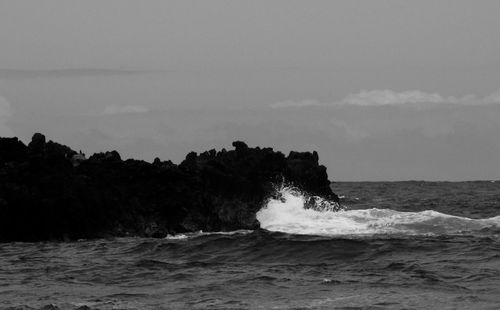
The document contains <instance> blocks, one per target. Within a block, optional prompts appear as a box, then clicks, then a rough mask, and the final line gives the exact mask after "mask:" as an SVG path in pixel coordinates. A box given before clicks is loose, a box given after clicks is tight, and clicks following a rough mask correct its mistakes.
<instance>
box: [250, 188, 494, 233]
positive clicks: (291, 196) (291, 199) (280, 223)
mask: <svg viewBox="0 0 500 310" xmlns="http://www.w3.org/2000/svg"><path fill="white" fill-rule="evenodd" d="M277 191H278V193H277V194H276V195H275V196H274V197H272V198H271V199H269V200H268V201H267V203H266V205H265V206H264V207H263V208H262V209H261V210H260V211H259V212H257V215H256V216H257V220H258V221H259V222H260V225H261V227H262V228H263V229H266V230H269V231H279V232H284V233H290V234H303V235H327V236H330V235H331V236H341V235H375V234H402V235H448V234H463V233H470V232H473V231H479V230H482V229H488V228H494V229H496V228H499V227H500V216H496V217H492V218H487V219H471V218H466V217H460V216H454V215H448V214H444V213H440V212H437V211H433V210H428V211H422V212H401V211H395V210H391V209H375V208H373V209H364V210H345V209H342V208H341V207H340V206H339V205H338V204H336V203H332V202H328V201H326V200H322V199H321V198H319V197H315V198H313V199H315V201H318V203H317V204H315V205H314V206H312V207H311V206H310V205H311V204H310V199H311V198H310V197H311V196H308V195H306V194H304V193H303V192H302V191H300V190H298V189H296V188H293V187H290V186H280V187H278V188H277Z"/></svg>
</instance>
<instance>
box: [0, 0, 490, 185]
mask: <svg viewBox="0 0 500 310" xmlns="http://www.w3.org/2000/svg"><path fill="white" fill-rule="evenodd" d="M499 12H500V1H495V0H491V1H487V0H481V1H468V0H449V1H440V0H432V1H428V0H419V1H400V0H394V1H382V0H379V1H373V0H370V1H368V0H367V1H353V0H349V1H291V0H283V1H269V0H268V1H235V0H231V1H188V0H182V1H152V0H142V1H138V0H136V1H132V0H116V1H111V0H107V1H103V0H98V1H97V0H96V1H93V0H85V1H67V0H59V1H56V0H45V1H36V0H33V1H23V0H10V1H9V0H0V135H7V136H9V135H16V136H19V137H21V138H22V139H23V140H25V141H27V140H28V139H29V137H30V136H31V134H32V133H33V132H35V131H41V132H44V133H46V135H47V136H48V137H49V138H51V139H54V140H57V141H60V142H63V143H65V144H68V145H70V146H72V147H73V148H76V149H82V150H83V151H85V152H87V153H92V152H95V151H102V150H109V149H118V150H119V151H120V152H121V153H122V155H123V156H124V157H135V158H142V159H146V160H151V159H153V158H154V157H156V156H159V157H160V158H163V159H173V160H174V161H176V162H179V161H180V160H182V158H183V157H184V155H185V154H186V153H187V152H189V151H190V150H196V151H203V150H205V149H208V148H213V147H215V148H222V147H230V143H231V141H233V140H236V139H244V140H246V141H247V142H248V144H251V145H260V146H272V147H274V148H275V149H278V150H282V151H284V152H287V151H289V150H292V149H294V150H304V151H305V150H312V149H315V150H318V151H319V154H320V160H321V162H322V163H324V164H325V165H327V167H328V172H329V175H330V177H331V178H332V179H334V180H407V179H425V180H472V179H500V164H499V156H498V154H499V153H500V33H499V31H498V29H500V19H499V18H498V13H499Z"/></svg>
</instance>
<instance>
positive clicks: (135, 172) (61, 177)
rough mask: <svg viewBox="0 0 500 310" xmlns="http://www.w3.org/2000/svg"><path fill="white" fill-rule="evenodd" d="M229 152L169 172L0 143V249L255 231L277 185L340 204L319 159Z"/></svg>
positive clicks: (193, 156)
mask: <svg viewBox="0 0 500 310" xmlns="http://www.w3.org/2000/svg"><path fill="white" fill-rule="evenodd" d="M233 147H234V150H225V149H223V150H221V151H216V150H210V151H206V152H204V153H201V154H197V153H194V152H191V153H189V154H188V155H187V156H186V158H185V160H184V161H182V162H181V163H180V164H179V165H176V164H173V163H172V162H171V161H161V160H160V159H158V158H156V159H155V160H154V162H153V163H148V162H145V161H142V160H133V159H128V160H122V159H121V157H120V155H119V154H118V152H116V151H111V152H105V153H96V154H93V155H92V156H90V157H89V158H88V159H87V158H86V157H85V155H83V154H82V153H77V152H76V151H74V150H72V149H71V148H69V147H67V146H64V145H61V144H59V143H56V142H53V141H48V142H47V141H46V139H45V136H43V135H42V134H39V133H37V134H35V135H34V136H33V138H32V140H31V142H30V143H29V144H28V145H25V144H24V143H23V142H21V141H20V140H19V139H18V138H0V241H2V242H8V241H39V240H76V239H81V238H101V237H114V236H131V235H132V236H145V237H164V236H166V235H167V234H176V233H181V232H194V231H199V230H203V231H231V230H237V229H256V228H259V223H258V221H257V220H256V219H255V213H256V212H257V211H258V210H259V209H260V208H261V207H262V204H263V203H264V202H265V200H266V198H268V197H269V196H270V195H272V194H273V186H274V184H276V183H278V182H281V181H282V180H286V181H287V182H289V183H291V184H293V185H294V186H297V187H298V188H301V189H303V190H305V191H306V192H308V193H310V194H311V195H319V196H322V197H325V198H327V199H329V200H332V201H338V197H337V195H335V194H334V193H333V192H332V190H331V188H330V181H329V180H328V176H327V172H326V167H325V166H322V165H320V164H319V163H318V154H317V152H312V153H310V152H303V153H302V152H290V154H289V155H288V156H285V155H284V154H283V153H281V152H276V151H274V150H273V149H272V148H259V147H255V148H251V147H248V146H247V145H246V144H245V143H244V142H241V141H236V142H233Z"/></svg>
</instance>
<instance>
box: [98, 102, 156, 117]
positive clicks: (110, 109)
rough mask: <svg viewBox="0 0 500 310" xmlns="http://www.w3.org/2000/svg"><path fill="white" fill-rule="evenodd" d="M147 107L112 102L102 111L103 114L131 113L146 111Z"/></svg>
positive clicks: (147, 110)
mask: <svg viewBox="0 0 500 310" xmlns="http://www.w3.org/2000/svg"><path fill="white" fill-rule="evenodd" d="M147 112H149V109H148V108H147V107H145V106H141V105H124V106H121V105H118V104H112V105H109V106H107V107H106V108H105V109H104V111H103V112H102V113H103V114H105V115H116V114H133V113H147Z"/></svg>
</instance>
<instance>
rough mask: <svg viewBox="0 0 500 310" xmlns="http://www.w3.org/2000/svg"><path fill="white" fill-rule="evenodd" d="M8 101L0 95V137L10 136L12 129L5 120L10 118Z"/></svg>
mask: <svg viewBox="0 0 500 310" xmlns="http://www.w3.org/2000/svg"><path fill="white" fill-rule="evenodd" d="M11 115H12V113H11V108H10V102H9V101H8V100H7V99H6V98H5V97H3V96H0V137H5V136H12V135H13V133H12V130H11V129H10V128H9V127H7V124H6V123H7V121H8V120H9V119H10V116H11Z"/></svg>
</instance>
